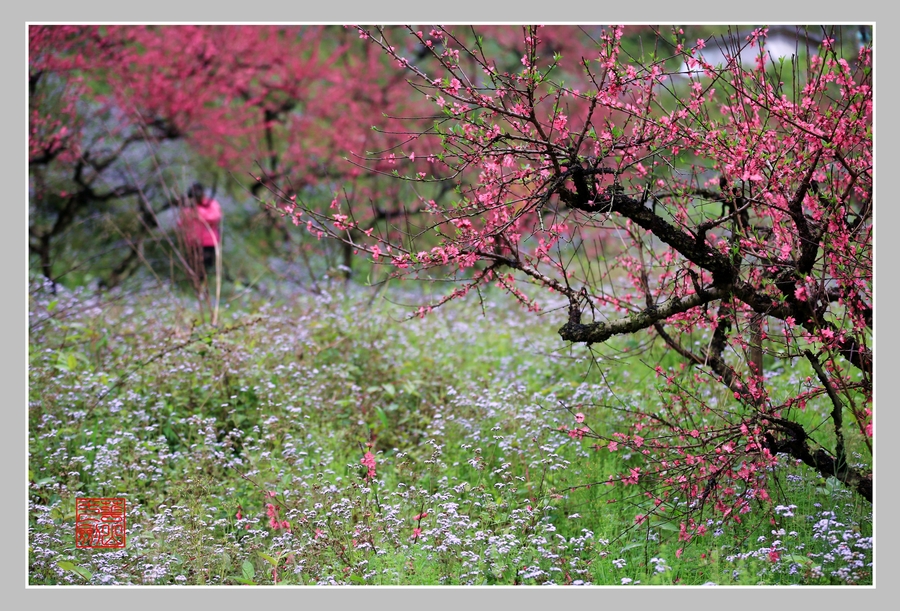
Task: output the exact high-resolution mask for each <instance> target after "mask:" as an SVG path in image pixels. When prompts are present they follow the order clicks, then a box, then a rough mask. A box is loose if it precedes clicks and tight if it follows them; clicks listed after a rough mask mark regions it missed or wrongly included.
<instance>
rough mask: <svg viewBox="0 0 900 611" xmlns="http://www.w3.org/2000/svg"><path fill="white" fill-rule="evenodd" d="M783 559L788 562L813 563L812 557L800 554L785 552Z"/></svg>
mask: <svg viewBox="0 0 900 611" xmlns="http://www.w3.org/2000/svg"><path fill="white" fill-rule="evenodd" d="M781 559H782V560H786V561H788V562H796V563H797V564H812V558H807V557H806V556H801V555H799V554H785V555H784V556H782V557H781Z"/></svg>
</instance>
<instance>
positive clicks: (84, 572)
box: [56, 560, 94, 581]
mask: <svg viewBox="0 0 900 611" xmlns="http://www.w3.org/2000/svg"><path fill="white" fill-rule="evenodd" d="M56 565H57V566H58V567H59V568H61V569H62V570H64V571H72V572H73V573H75V574H76V575H79V576H80V577H81V578H82V579H85V580H86V581H90V580H91V577H93V576H94V574H93V573H92V572H91V571H89V570H88V569H86V568H84V567H83V566H77V565H76V564H74V563H72V562H69V561H67V560H60V561H59V562H57V563H56Z"/></svg>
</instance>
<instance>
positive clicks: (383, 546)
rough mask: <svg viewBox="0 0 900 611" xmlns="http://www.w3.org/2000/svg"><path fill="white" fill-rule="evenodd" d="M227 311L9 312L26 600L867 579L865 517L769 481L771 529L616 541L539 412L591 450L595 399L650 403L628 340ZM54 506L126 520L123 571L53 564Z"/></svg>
mask: <svg viewBox="0 0 900 611" xmlns="http://www.w3.org/2000/svg"><path fill="white" fill-rule="evenodd" d="M227 297H228V298H229V299H231V298H233V299H232V300H231V301H227V302H226V303H228V307H227V308H225V309H224V310H223V315H222V317H221V323H220V324H219V326H218V328H212V327H210V326H209V325H208V324H204V323H200V322H198V321H197V320H195V313H194V307H195V303H196V301H195V300H191V299H189V298H186V297H185V298H182V297H179V296H178V295H176V294H172V293H171V292H168V293H167V292H162V291H160V292H154V291H147V292H145V293H143V294H130V295H117V296H113V298H106V299H104V300H100V299H98V298H96V297H91V296H89V295H88V294H87V293H82V292H79V291H74V292H65V293H64V294H61V295H59V296H51V295H48V294H45V293H43V292H41V291H40V290H38V289H35V290H34V291H33V293H32V299H31V327H32V329H31V337H30V354H29V359H30V405H29V457H30V460H29V480H30V482H31V484H30V503H29V507H30V509H29V533H30V534H29V537H30V539H29V540H30V547H29V563H30V566H29V581H30V583H31V584H35V585H39V584H157V585H166V584H171V585H177V584H217V585H221V584H234V585H240V584H258V585H271V584H274V583H279V584H291V585H311V584H335V583H336V584H370V585H438V584H442V585H470V584H474V585H491V584H503V585H512V584H523V585H532V584H543V583H556V584H593V585H621V584H623V583H631V584H637V583H640V584H641V585H650V584H659V585H670V584H681V585H684V584H687V585H691V584H694V585H696V584H705V583H710V582H712V583H716V584H721V585H728V584H742V585H753V584H848V583H860V584H871V583H872V564H871V563H872V551H871V536H872V508H871V506H870V505H868V504H866V503H865V502H861V501H859V500H858V499H857V498H855V497H854V496H853V495H852V494H851V493H849V492H848V491H846V490H845V489H843V487H842V486H841V485H840V484H839V483H837V482H836V481H831V480H829V481H823V480H821V478H819V477H817V476H816V475H815V474H812V473H810V472H809V471H807V470H805V469H803V468H801V467H796V466H792V465H790V464H786V465H785V466H784V468H783V469H781V470H780V471H779V472H778V473H777V474H776V478H777V480H778V486H777V487H776V488H775V489H777V490H778V494H779V495H780V496H779V498H778V499H777V500H776V502H777V503H778V504H780V505H783V507H784V508H783V509H779V510H778V511H777V512H776V514H777V516H778V517H777V519H776V520H775V523H774V524H773V523H771V522H770V521H769V518H768V514H767V513H765V512H763V511H760V512H758V513H757V512H754V511H751V512H750V513H749V514H747V515H746V516H745V517H744V520H743V522H742V524H739V525H738V524H734V523H733V522H728V523H724V524H723V523H716V518H715V516H712V515H711V516H708V517H709V519H710V521H709V530H710V533H709V534H708V535H706V536H704V537H699V538H696V539H694V540H693V541H691V542H690V544H688V545H685V544H684V543H683V542H681V541H679V538H678V526H677V524H673V523H671V522H667V521H663V520H655V519H652V520H649V521H647V522H645V523H643V524H640V525H635V522H634V516H635V515H636V514H638V513H646V512H647V510H648V508H647V503H648V502H649V501H648V499H646V498H645V497H644V496H643V495H642V494H641V492H640V491H638V492H635V490H634V487H631V489H629V488H628V487H623V486H613V487H610V486H606V485H603V482H605V481H606V480H607V478H608V477H609V476H610V475H612V474H616V473H618V472H619V471H620V470H622V469H623V468H627V467H629V466H634V465H638V464H640V463H639V462H638V457H637V456H626V455H624V454H622V453H615V454H614V453H610V452H608V451H606V450H605V449H604V450H596V449H593V448H592V443H591V440H590V439H587V438H586V439H584V440H580V441H576V440H573V439H571V438H570V437H569V436H568V435H567V434H566V432H565V431H560V430H559V427H560V426H561V425H564V428H565V427H570V426H571V424H572V416H571V414H570V413H569V412H568V411H566V410H565V409H563V408H562V407H561V402H562V403H564V404H566V405H570V406H571V405H583V407H582V408H581V409H582V411H583V412H584V413H585V416H586V419H587V420H586V421H588V422H590V423H591V425H592V428H593V429H594V430H595V431H597V432H599V433H600V434H603V435H608V434H610V433H612V432H614V431H617V430H624V424H623V422H624V420H623V417H622V415H621V413H620V412H617V411H614V410H610V409H608V408H606V407H604V405H606V404H607V403H608V402H609V399H610V395H609V393H610V390H609V388H613V389H615V393H616V395H617V396H618V397H619V398H621V399H623V400H625V401H630V402H634V403H636V404H646V403H648V402H652V401H658V399H659V394H658V389H657V381H656V378H655V376H654V374H653V371H652V368H651V366H655V364H656V363H657V362H660V354H659V353H658V352H654V351H653V350H651V351H650V352H646V351H645V352H638V351H637V350H636V348H637V346H638V344H637V343H635V342H634V339H633V338H628V339H623V340H622V341H621V342H620V343H619V344H613V345H612V346H610V347H609V348H608V349H606V351H605V352H604V353H603V355H601V358H600V359H599V361H597V362H592V359H591V358H590V356H589V354H588V353H587V352H585V351H584V350H583V349H578V348H569V347H567V346H565V345H563V344H562V343H561V342H560V340H559V336H558V335H557V334H556V328H557V327H558V326H559V324H561V318H559V317H561V316H562V315H563V314H562V313H559V314H558V316H557V318H553V316H554V315H553V314H548V315H546V316H544V317H539V318H535V317H534V316H533V315H530V314H528V313H526V312H523V311H521V310H520V309H519V308H518V307H517V306H516V305H515V304H514V303H512V302H511V301H510V300H509V299H508V298H506V297H503V296H501V295H498V294H492V293H489V294H487V295H486V300H485V304H484V314H483V315H482V311H481V309H480V308H479V307H478V305H477V304H476V303H473V302H465V303H453V304H449V305H448V306H445V307H444V308H442V309H441V310H439V311H438V312H437V313H435V314H434V315H432V316H430V317H428V318H426V319H424V320H419V319H414V320H409V321H403V318H404V316H405V314H406V313H407V311H406V310H404V309H403V308H401V307H399V306H394V305H391V304H390V303H388V302H387V301H384V300H381V299H375V300H374V301H373V300H371V293H369V292H366V291H362V290H357V289H355V288H352V287H351V288H350V289H348V290H347V291H346V292H340V293H338V292H335V293H333V294H331V295H329V296H319V297H315V296H308V295H306V296H304V295H301V296H296V295H287V294H285V295H284V296H283V298H274V297H270V298H269V299H263V298H262V297H261V296H260V295H259V294H256V293H253V292H247V293H245V294H244V295H243V296H235V295H234V294H231V293H228V295H227ZM413 298H414V296H411V295H408V296H406V297H405V298H398V299H397V300H399V301H404V302H410V301H411V300H412V299H413ZM629 344H631V353H635V354H634V356H632V357H628V358H625V357H626V356H627V355H625V354H624V353H621V352H617V351H618V350H621V349H622V348H625V347H626V346H627V345H629ZM654 350H655V349H654ZM666 358H671V357H666ZM641 361H643V362H644V363H647V364H648V365H650V366H648V365H643V364H641ZM666 364H667V363H665V362H664V366H665V365H666ZM673 364H674V363H673ZM801 373H802V372H801ZM601 374H602V375H601ZM797 375H800V374H799V373H798V372H797V371H793V370H792V371H782V372H780V373H778V374H777V375H776V376H775V377H773V378H771V381H770V384H771V385H772V387H773V388H783V389H784V391H785V392H787V389H789V388H795V387H796V379H797V377H796V376H797ZM607 384H610V385H611V386H607ZM792 384H793V385H794V386H791V385H792ZM815 410H816V408H815V406H811V407H810V408H809V411H808V417H809V418H810V419H811V422H812V421H815V418H816V417H817V412H816V411H815ZM819 416H821V415H819ZM369 449H371V451H372V452H373V453H375V455H376V460H377V475H376V477H375V479H374V480H371V481H370V480H367V479H366V478H365V468H364V467H363V466H362V465H361V464H360V460H361V459H362V457H363V455H364V453H365V452H366V451H367V450H369ZM589 484H590V485H589ZM271 493H274V494H275V496H274V497H272V496H270V494H271ZM78 496H95V497H114V496H122V497H125V498H126V499H127V500H128V504H129V505H128V544H127V547H126V549H124V550H101V549H93V550H91V549H77V548H76V547H75V541H74V512H75V498H76V497H78ZM269 503H271V504H273V505H275V506H277V509H276V510H274V511H275V512H276V514H277V518H278V520H279V522H282V521H285V520H286V521H288V522H289V524H290V529H289V530H288V529H285V528H280V527H279V528H272V527H271V526H270V522H269V515H268V513H267V504H269ZM792 505H794V507H791V506H792ZM269 511H270V512H271V511H272V510H269ZM238 512H240V514H241V519H238V518H237V514H238ZM422 514H427V515H424V516H423V515H422ZM789 514H790V515H789ZM417 516H421V517H420V518H419V519H416V517H417ZM823 520H825V523H824V524H823ZM416 528H418V529H420V530H419V531H418V533H417V532H416V531H415V530H414V529H416ZM776 541H778V542H779V543H775V542H776ZM773 546H775V547H776V548H777V549H778V550H779V558H778V560H777V561H774V562H773V561H772V558H770V556H769V552H770V550H771V549H772V547H773ZM629 580H630V581H629Z"/></svg>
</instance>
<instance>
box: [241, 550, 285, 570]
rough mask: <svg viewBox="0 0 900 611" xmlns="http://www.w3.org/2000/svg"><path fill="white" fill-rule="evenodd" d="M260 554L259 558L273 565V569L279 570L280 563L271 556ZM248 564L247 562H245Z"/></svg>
mask: <svg viewBox="0 0 900 611" xmlns="http://www.w3.org/2000/svg"><path fill="white" fill-rule="evenodd" d="M256 553H257V554H259V557H260V558H262V559H263V560H265V561H266V562H268V563H269V564H271V565H272V566H273V567H275V568H278V561H277V560H275V559H274V558H272V556H270V555H269V554H264V553H262V552H256ZM245 563H246V562H245Z"/></svg>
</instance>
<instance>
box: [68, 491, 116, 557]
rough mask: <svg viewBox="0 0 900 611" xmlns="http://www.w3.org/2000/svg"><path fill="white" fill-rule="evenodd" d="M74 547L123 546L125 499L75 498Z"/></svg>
mask: <svg viewBox="0 0 900 611" xmlns="http://www.w3.org/2000/svg"><path fill="white" fill-rule="evenodd" d="M75 547H80V548H119V549H121V548H124V547H125V499H120V498H111V499H96V498H86V497H81V498H77V499H75Z"/></svg>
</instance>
